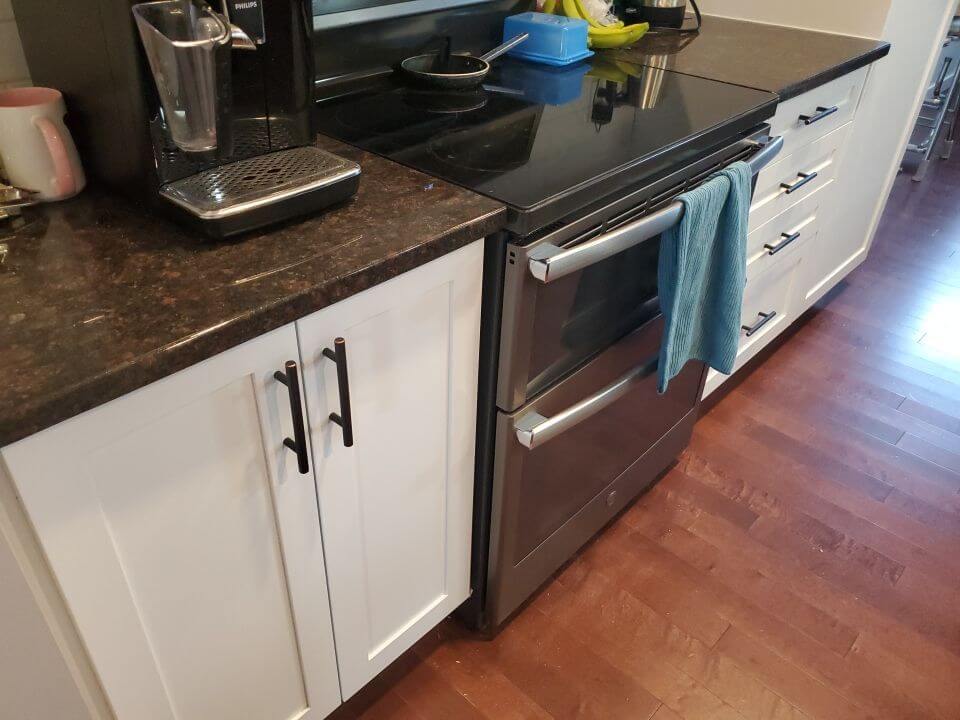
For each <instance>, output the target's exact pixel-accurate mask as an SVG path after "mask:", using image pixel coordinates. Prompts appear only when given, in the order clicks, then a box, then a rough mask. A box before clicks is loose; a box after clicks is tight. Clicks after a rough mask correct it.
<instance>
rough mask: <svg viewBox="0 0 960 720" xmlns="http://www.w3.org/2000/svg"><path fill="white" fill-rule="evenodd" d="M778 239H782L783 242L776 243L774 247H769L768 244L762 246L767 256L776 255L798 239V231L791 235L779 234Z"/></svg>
mask: <svg viewBox="0 0 960 720" xmlns="http://www.w3.org/2000/svg"><path fill="white" fill-rule="evenodd" d="M780 237H782V238H783V240H781V241H780V242H778V243H777V244H776V245H771V244H770V243H767V244H766V245H764V246H763V247H764V248H765V249H766V251H767V254H768V255H776V254H777V253H778V252H780V251H781V250H783V249H784V248H785V247H786V246H787V245H789V244H790V243H792V242H793V241H794V240H796V239H797V238H798V237H800V231H799V230H797V232H795V233H792V234H791V233H780Z"/></svg>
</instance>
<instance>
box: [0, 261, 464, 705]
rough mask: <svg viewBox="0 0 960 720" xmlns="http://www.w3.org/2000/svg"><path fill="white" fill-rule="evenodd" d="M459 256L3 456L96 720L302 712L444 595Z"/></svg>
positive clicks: (459, 471)
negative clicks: (72, 630)
mask: <svg viewBox="0 0 960 720" xmlns="http://www.w3.org/2000/svg"><path fill="white" fill-rule="evenodd" d="M482 254H483V253H482V243H481V242H476V243H473V244H472V245H470V246H467V247H465V248H462V249H460V250H458V251H455V252H453V253H450V254H449V255H446V256H444V257H443V258H440V259H439V260H435V261H433V262H431V263H428V264H426V265H424V266H422V267H420V268H417V269H415V270H412V271H411V272H409V273H406V274H404V275H402V276H400V277H398V278H395V279H393V280H390V281H388V282H386V283H384V284H382V285H379V286H377V287H374V288H372V289H370V290H366V291H364V292H362V293H359V294H358V295H355V296H353V297H351V298H349V299H347V300H345V301H343V302H341V303H338V304H336V305H333V306H331V307H329V308H326V309H324V310H322V311H320V312H318V313H315V314H314V315H312V316H308V317H307V318H304V319H303V320H301V321H299V322H298V323H297V324H296V325H288V326H285V327H283V328H280V329H278V330H275V331H273V332H270V333H267V334H266V335H263V336H261V337H258V338H256V339H254V340H251V341H249V342H246V343H244V344H243V345H240V346H239V347H236V348H233V349H231V350H228V351H226V352H224V353H222V354H220V355H217V356H215V357H213V358H210V359H208V360H205V361H203V362H201V363H199V364H197V365H195V366H193V367H190V368H188V369H186V370H183V371H181V372H178V373H176V374H174V375H171V376H169V377H167V378H164V379H163V380H160V381H158V382H155V383H153V384H151V385H148V386H146V387H144V388H141V389H140V390H137V391H135V392H133V393H130V394H129V395H126V396H124V397H121V398H119V399H117V400H114V401H112V402H109V403H106V404H105V405H102V406H100V407H98V408H96V409H94V410H91V411H89V412H86V413H83V414H82V415H79V416H77V417H75V418H72V419H70V420H67V421H65V422H62V423H60V424H58V425H56V426H54V427H51V428H49V429H47V430H44V431H42V432H40V433H37V434H36V435H33V436H31V437H28V438H26V439H24V440H21V441H19V442H16V443H14V444H12V445H9V446H7V447H5V448H3V450H2V458H3V461H4V463H5V465H6V468H7V470H8V471H9V476H10V482H12V484H13V486H14V488H15V490H16V491H17V493H18V494H19V496H20V499H21V501H22V506H23V507H22V509H21V508H20V507H19V505H18V506H17V507H7V505H10V504H11V503H9V502H5V505H4V508H3V510H4V511H5V512H7V513H12V512H20V513H23V512H25V516H26V517H25V519H26V520H27V521H28V522H29V523H30V525H31V526H32V528H33V530H34V532H35V535H36V538H37V540H38V541H39V544H40V548H41V549H42V551H43V554H44V555H45V557H46V559H47V561H48V562H49V566H50V569H51V570H52V573H53V577H54V579H55V581H56V583H57V584H58V585H59V588H60V591H61V592H62V596H63V601H64V603H65V610H66V612H67V613H68V614H69V616H71V617H72V618H73V621H74V623H75V624H76V627H77V630H78V632H79V637H80V639H81V640H82V643H83V645H84V647H85V649H86V653H87V655H88V656H89V659H90V664H91V666H92V668H93V670H94V672H95V673H96V675H97V676H98V679H99V684H100V686H101V687H102V693H103V694H104V695H105V696H106V699H107V702H108V703H109V705H110V707H111V708H112V710H113V712H114V714H115V715H116V717H117V718H118V720H221V719H222V720H227V719H230V720H233V719H234V718H244V719H245V720H293V719H298V720H321V719H322V718H323V717H325V716H326V715H327V714H329V713H330V712H331V711H332V710H333V709H335V708H336V707H337V706H338V705H339V704H340V703H341V699H342V697H347V696H349V695H351V694H352V693H354V692H355V691H356V690H357V689H358V688H359V687H360V686H362V685H363V684H364V683H365V682H367V681H368V680H369V679H370V678H372V677H373V676H374V675H375V674H376V673H377V672H378V671H379V670H380V669H382V668H383V667H385V666H386V664H387V663H389V662H390V661H391V660H393V659H394V658H396V657H397V655H399V654H400V653H401V652H402V651H403V650H405V649H406V648H408V647H409V646H410V645H412V644H413V643H414V642H415V641H416V640H417V639H418V638H419V637H421V636H422V635H423V634H424V633H425V632H427V630H429V629H430V628H431V627H433V625H435V624H436V623H437V622H439V621H440V620H441V619H442V618H443V617H444V615H446V614H447V613H449V612H450V611H451V610H453V609H454V608H455V607H456V606H457V605H459V604H460V603H461V602H462V601H463V600H465V599H466V597H467V595H468V593H469V554H470V534H471V502H472V488H473V453H474V425H475V415H476V384H477V358H478V338H479V314H480V292H481V273H482V261H483V258H482ZM336 337H343V338H345V341H346V347H347V370H348V375H349V383H350V394H351V399H352V410H353V425H354V436H355V442H354V444H353V446H352V447H349V448H348V447H344V444H343V434H342V431H341V429H340V427H339V426H337V425H335V424H333V423H332V422H330V421H329V415H330V413H331V412H338V413H339V412H342V411H341V398H340V396H339V393H338V383H337V377H338V376H337V367H336V365H335V363H333V362H332V361H330V360H328V359H326V358H325V357H324V355H323V348H324V347H327V346H330V347H332V346H333V341H334V339H335V338H336ZM291 360H292V361H294V362H295V363H296V364H297V367H298V370H300V371H301V372H299V373H298V377H300V378H301V380H302V383H301V384H302V395H305V398H304V399H305V406H306V415H307V417H306V418H305V419H306V420H308V422H307V425H306V430H307V433H306V440H307V442H308V444H309V445H312V453H310V452H309V448H308V452H307V454H306V457H305V458H304V459H307V460H309V463H308V467H307V469H306V473H301V472H300V470H299V468H298V458H297V455H296V454H295V453H294V452H292V451H291V450H290V449H289V448H287V447H285V446H284V438H295V437H296V433H295V430H294V427H295V423H294V417H293V411H292V407H293V404H292V402H291V397H290V394H289V391H288V388H287V386H286V385H285V384H283V383H281V382H279V381H278V380H277V379H276V378H275V373H276V371H278V370H282V369H283V368H284V365H285V363H286V362H287V361H291ZM318 490H319V503H318ZM0 497H2V496H0ZM328 586H329V592H330V595H331V597H330V598H328ZM331 600H332V608H333V609H332V612H331ZM90 691H91V692H95V693H98V694H99V693H100V692H101V689H100V688H90ZM2 714H3V713H2V710H0V715H2Z"/></svg>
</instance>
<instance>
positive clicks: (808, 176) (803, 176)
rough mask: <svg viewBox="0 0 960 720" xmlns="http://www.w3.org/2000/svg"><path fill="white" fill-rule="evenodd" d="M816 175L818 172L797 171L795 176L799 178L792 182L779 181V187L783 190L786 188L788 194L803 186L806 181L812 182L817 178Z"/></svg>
mask: <svg viewBox="0 0 960 720" xmlns="http://www.w3.org/2000/svg"><path fill="white" fill-rule="evenodd" d="M817 175H819V173H815V172H811V173H805V172H798V173H797V177H799V178H800V179H799V180H795V181H794V182H792V183H780V187H782V188H783V189H784V190H786V191H787V195H789V194H790V193H794V192H796V191H797V190H799V189H800V188H802V187H803V186H804V185H806V184H807V183H811V182H813V181H814V180H816V179H817Z"/></svg>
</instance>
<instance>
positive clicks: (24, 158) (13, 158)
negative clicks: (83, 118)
mask: <svg viewBox="0 0 960 720" xmlns="http://www.w3.org/2000/svg"><path fill="white" fill-rule="evenodd" d="M66 112H67V108H66V105H65V104H64V102H63V95H62V94H61V93H60V91H59V90H54V89H52V88H42V87H27V88H14V89H11V90H3V91H0V164H2V165H3V170H4V174H5V175H6V176H7V178H8V179H9V181H10V184H11V185H15V186H16V187H20V188H25V189H27V190H34V191H36V192H38V193H40V197H41V198H42V199H44V200H63V199H64V198H68V197H72V196H73V195H76V194H77V193H78V192H80V191H81V190H82V189H83V186H84V185H85V184H86V178H85V177H84V174H83V168H82V167H81V165H80V158H79V156H78V155H77V148H76V146H75V145H74V144H73V138H72V137H70V131H69V130H67V126H66V125H64V124H63V116H64V115H65V114H66Z"/></svg>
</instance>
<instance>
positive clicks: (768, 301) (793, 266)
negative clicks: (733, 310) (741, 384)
mask: <svg viewBox="0 0 960 720" xmlns="http://www.w3.org/2000/svg"><path fill="white" fill-rule="evenodd" d="M799 265H800V256H799V254H793V255H792V257H785V258H783V259H782V260H780V261H778V262H777V263H775V264H774V265H772V266H771V267H769V268H767V270H766V271H765V272H763V273H761V274H759V275H757V276H756V277H755V278H751V279H749V280H748V281H747V289H746V292H745V293H744V296H743V314H742V315H741V318H740V319H741V324H742V325H743V326H744V327H747V328H750V330H749V331H748V330H743V329H741V331H740V345H739V349H738V350H737V361H736V363H735V364H734V368H733V369H734V372H736V371H737V370H738V369H740V368H741V367H743V365H744V363H746V362H747V361H748V360H749V359H750V358H752V357H753V356H754V355H756V354H757V353H758V352H760V350H761V349H762V348H763V347H764V346H766V345H767V344H768V343H769V342H770V341H771V340H773V338H775V337H776V336H777V335H779V334H780V333H781V332H782V331H783V329H784V328H786V327H787V326H788V325H789V324H790V320H791V319H792V318H791V316H790V310H791V309H790V298H791V297H792V295H791V290H792V288H793V284H794V282H796V275H797V268H798V267H799ZM748 332H749V333H750V334H749V335H748V334H747V333H748ZM727 377H729V376H728V375H723V374H721V373H718V372H717V371H716V370H713V369H711V370H710V371H709V372H708V373H707V382H706V386H705V387H704V391H703V395H704V397H706V396H707V395H709V394H710V393H711V392H713V391H714V390H716V389H717V387H719V386H720V385H721V384H722V383H723V381H724V380H726V379H727Z"/></svg>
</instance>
